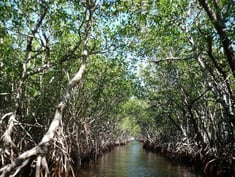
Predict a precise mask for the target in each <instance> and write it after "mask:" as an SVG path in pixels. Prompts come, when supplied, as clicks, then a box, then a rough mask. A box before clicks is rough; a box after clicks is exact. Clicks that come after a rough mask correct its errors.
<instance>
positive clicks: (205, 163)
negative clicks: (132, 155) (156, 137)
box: [143, 141, 235, 177]
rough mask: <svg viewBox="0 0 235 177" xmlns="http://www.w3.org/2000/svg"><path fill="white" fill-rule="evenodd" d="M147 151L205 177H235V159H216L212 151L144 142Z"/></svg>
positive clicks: (184, 145)
mask: <svg viewBox="0 0 235 177" xmlns="http://www.w3.org/2000/svg"><path fill="white" fill-rule="evenodd" d="M143 148H144V149H145V150H147V151H151V152H154V153H158V154H161V155H163V156H164V157H166V158H167V159H169V160H170V161H174V162H177V163H181V164H184V165H186V166H190V167H191V168H193V169H194V171H195V172H196V173H201V174H202V175H203V176H205V177H235V158H234V157H232V156H231V157H216V156H215V155H214V154H213V152H212V150H211V149H208V148H205V149H196V147H195V148H192V147H189V146H187V145H186V144H182V143H178V144H171V143H165V144H155V143H151V142H149V141H144V142H143Z"/></svg>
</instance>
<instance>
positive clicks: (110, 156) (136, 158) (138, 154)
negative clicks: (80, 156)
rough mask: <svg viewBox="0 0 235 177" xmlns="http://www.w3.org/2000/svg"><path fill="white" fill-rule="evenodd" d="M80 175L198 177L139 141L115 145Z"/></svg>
mask: <svg viewBox="0 0 235 177" xmlns="http://www.w3.org/2000/svg"><path fill="white" fill-rule="evenodd" d="M79 176H81V177H199V176H196V175H195V174H193V173H191V172H190V171H189V169H188V168H186V167H184V166H180V165H173V164H171V163H170V162H169V161H167V160H166V159H164V158H163V157H161V156H159V155H157V154H154V153H151V152H146V151H145V150H143V148H142V144H140V143H139V142H136V141H134V142H132V143H130V144H128V145H126V146H121V147H116V148H115V149H114V150H113V151H112V152H110V153H107V154H105V155H104V156H103V157H101V158H100V159H98V160H97V161H96V162H94V163H93V164H92V166H91V168H90V169H85V170H82V171H81V174H80V175H79Z"/></svg>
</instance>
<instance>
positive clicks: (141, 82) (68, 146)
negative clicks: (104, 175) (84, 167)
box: [0, 0, 235, 176]
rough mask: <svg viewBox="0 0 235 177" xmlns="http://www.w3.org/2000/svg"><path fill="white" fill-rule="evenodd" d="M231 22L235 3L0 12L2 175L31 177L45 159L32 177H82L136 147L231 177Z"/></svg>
mask: <svg viewBox="0 0 235 177" xmlns="http://www.w3.org/2000/svg"><path fill="white" fill-rule="evenodd" d="M234 13H235V3H234V1H232V0H229V1H228V0H221V1H217V0H213V1H212V0H186V1H185V0H178V1H171V0H159V1H155V0H153V1H151V0H143V1H140V0H130V1H126V0H125V1H124V0H123V1H122V0H112V1H111V0H110V1H105V0H104V1H94V0H82V1H74V0H69V1H67V0H52V1H43V0H39V1H13V0H4V1H2V2H0V51H1V52H0V117H1V119H0V135H1V140H0V141H1V143H0V156H1V160H0V164H1V166H2V168H1V169H0V174H1V175H2V176H9V175H10V173H12V172H13V171H15V173H16V174H18V175H21V176H27V175H28V176H30V175H31V176H35V175H34V172H33V170H32V171H30V170H28V171H27V170H25V169H27V168H30V167H32V169H35V168H34V167H35V163H36V161H37V163H40V162H39V161H40V160H39V157H41V156H42V159H43V160H42V162H41V166H42V168H41V169H40V168H39V167H37V168H36V175H38V176H39V171H40V170H41V172H43V173H44V174H45V175H46V174H48V173H49V171H50V173H51V174H53V175H64V176H66V175H68V173H70V175H74V176H75V175H76V174H75V171H74V168H73V167H72V166H73V165H78V164H80V163H82V162H83V160H84V159H87V158H88V159H89V160H90V157H91V156H92V157H94V158H96V157H97V156H98V155H100V154H102V152H103V151H104V150H105V149H106V150H107V149H110V147H111V145H113V144H115V143H116V144H119V143H121V142H122V140H128V138H129V137H130V136H135V137H138V138H141V140H142V139H143V140H144V141H145V142H147V143H148V144H149V145H153V146H156V145H157V146H158V145H162V146H167V147H171V146H173V147H172V149H171V150H172V151H175V152H180V151H182V152H184V153H185V152H186V153H188V154H191V155H192V157H198V156H197V155H198V154H200V158H199V159H201V161H202V159H203V158H202V156H203V157H208V158H207V159H203V165H204V166H203V168H204V173H205V174H207V175H209V174H210V172H211V171H213V169H215V167H216V168H217V169H216V170H217V172H216V175H217V176H226V175H227V176H228V175H231V176H232V175H234V173H235V172H234V169H232V167H234V164H235V162H234V156H235V154H234V153H235V152H234V148H235V147H234V145H235V137H234V136H235V132H234V131H235V128H234V124H235V115H234V114H235V107H234V105H235V95H234V89H235V85H234V84H235V83H234V81H235V80H234V76H235V52H234V45H235V43H234V41H235V35H234V31H235V19H234ZM85 67H86V70H85ZM82 69H84V70H85V71H84V72H83V70H82ZM81 71H82V72H81ZM76 73H77V74H76ZM76 76H79V77H78V79H74V78H76ZM58 103H59V104H58ZM64 108H65V109H64ZM63 109H64V111H63ZM55 110H56V113H55ZM58 114H59V115H60V116H61V119H58V117H57V115H58ZM53 117H54V119H53ZM56 120H59V123H58V126H55V125H57V124H55V123H54V122H55V121H56ZM53 126H54V127H53ZM47 130H48V131H47ZM50 130H52V131H50ZM45 139H48V141H47V140H46V141H45ZM166 144H167V145H166ZM39 145H40V146H39ZM33 147H39V149H40V148H41V147H43V148H41V150H42V149H43V153H42V152H41V151H40V153H39V154H41V156H40V155H38V154H37V153H36V154H37V159H36V154H34V155H32V156H29V158H25V159H24V160H25V161H24V160H22V158H21V159H19V158H18V159H19V160H21V161H20V163H22V164H21V165H18V166H17V165H12V168H14V169H10V168H8V167H7V166H5V165H6V164H8V163H11V162H14V159H16V158H17V157H18V156H19V157H21V156H20V154H22V153H23V152H25V151H27V150H28V149H31V148H33ZM44 147H46V150H45V152H44V149H45V148H44ZM168 149H169V148H168ZM38 152H39V151H38ZM52 152H53V153H52ZM44 156H46V158H44ZM24 157H25V156H24ZM45 159H47V160H45ZM89 160H88V161H89ZM23 162H25V163H23ZM221 162H224V165H225V166H227V168H228V169H227V171H226V172H221V171H219V170H220V169H222V168H224V166H223V163H221ZM47 163H51V164H50V165H49V167H48V165H47ZM12 164H13V163H12ZM39 166H40V165H39ZM220 167H221V168H220ZM6 168H7V170H9V169H10V170H9V173H8V175H7V173H5V172H4V170H5V169H6ZM17 169H18V170H17ZM7 170H5V171H7ZM214 171H215V170H214ZM213 173H214V172H213ZM213 175H214V174H212V176H213Z"/></svg>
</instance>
